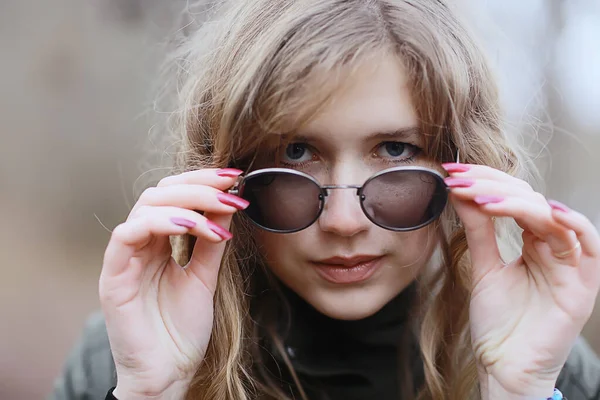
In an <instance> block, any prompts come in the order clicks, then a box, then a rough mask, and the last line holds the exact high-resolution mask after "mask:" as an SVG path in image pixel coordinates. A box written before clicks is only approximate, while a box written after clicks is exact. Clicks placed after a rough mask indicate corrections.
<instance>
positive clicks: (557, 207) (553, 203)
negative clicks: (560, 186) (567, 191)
mask: <svg viewBox="0 0 600 400" xmlns="http://www.w3.org/2000/svg"><path fill="white" fill-rule="evenodd" d="M548 204H549V205H550V207H552V209H553V210H558V211H562V212H569V207H567V206H565V205H564V204H563V203H561V202H559V201H556V200H548Z"/></svg>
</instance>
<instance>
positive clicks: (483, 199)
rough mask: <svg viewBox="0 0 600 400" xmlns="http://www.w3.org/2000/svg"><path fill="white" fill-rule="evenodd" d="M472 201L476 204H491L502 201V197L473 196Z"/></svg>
mask: <svg viewBox="0 0 600 400" xmlns="http://www.w3.org/2000/svg"><path fill="white" fill-rule="evenodd" d="M473 201H474V202H475V203H477V204H480V205H483V204H493V203H500V202H502V201H504V197H500V196H475V198H474V199H473Z"/></svg>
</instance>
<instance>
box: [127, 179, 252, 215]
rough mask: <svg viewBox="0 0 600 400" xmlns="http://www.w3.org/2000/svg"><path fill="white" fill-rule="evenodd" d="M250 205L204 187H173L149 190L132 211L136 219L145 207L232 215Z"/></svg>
mask: <svg viewBox="0 0 600 400" xmlns="http://www.w3.org/2000/svg"><path fill="white" fill-rule="evenodd" d="M248 205H249V203H248V202H247V201H246V200H244V199H242V198H240V197H238V196H234V195H232V194H229V193H224V192H222V191H220V190H219V189H215V188H213V187H210V186H204V185H171V186H164V187H153V188H148V189H146V190H145V191H144V193H142V195H141V196H140V198H139V200H138V201H137V203H136V205H135V206H134V207H133V209H132V211H131V214H130V216H131V218H135V215H136V214H137V211H138V209H139V208H140V207H143V206H174V207H179V208H186V209H190V210H199V211H209V212H213V213H224V214H231V213H234V212H236V211H238V210H243V209H245V208H246V207H248Z"/></svg>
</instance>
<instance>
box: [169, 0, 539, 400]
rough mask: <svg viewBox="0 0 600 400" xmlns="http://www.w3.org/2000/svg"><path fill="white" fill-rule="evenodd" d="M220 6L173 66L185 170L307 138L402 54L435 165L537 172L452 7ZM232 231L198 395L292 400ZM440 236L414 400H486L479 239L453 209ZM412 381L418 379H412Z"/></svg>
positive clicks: (399, 2) (254, 256)
mask: <svg viewBox="0 0 600 400" xmlns="http://www.w3.org/2000/svg"><path fill="white" fill-rule="evenodd" d="M206 8H207V9H208V11H206V14H205V15H204V16H203V18H205V19H206V20H205V21H203V23H202V25H201V27H200V28H199V29H198V30H197V31H196V32H195V33H193V34H192V35H191V36H190V37H189V38H187V39H186V40H185V41H184V42H183V43H181V45H180V46H179V48H178V50H177V51H176V52H175V54H174V56H173V59H172V61H173V64H172V65H174V66H175V67H176V68H177V72H178V73H177V79H178V81H177V82H176V83H175V84H173V86H172V88H175V89H176V98H175V101H176V104H177V109H176V110H175V112H174V113H173V116H172V119H171V120H172V122H173V124H172V127H173V130H172V132H173V133H174V135H175V136H176V140H177V143H178V144H179V157H178V160H177V170H178V171H184V170H192V169H198V168H206V167H227V166H236V167H241V168H245V167H247V166H248V165H249V164H250V163H251V159H252V157H253V155H254V154H255V153H256V152H257V150H258V149H260V148H261V146H264V139H265V137H266V134H267V133H273V132H277V133H288V132H294V131H295V130H297V129H298V128H299V127H300V126H301V125H302V124H304V123H306V122H307V121H309V120H310V119H311V118H312V117H313V116H314V115H315V114H316V113H318V112H319V110H321V109H322V107H324V106H325V105H326V104H327V101H328V100H329V98H330V97H331V95H332V94H333V93H334V92H335V90H336V88H337V87H338V86H339V84H340V83H341V82H342V81H344V79H348V77H349V76H351V75H352V73H353V71H354V70H355V69H356V68H357V67H358V65H364V63H365V62H377V60H378V57H382V56H384V55H390V54H393V55H394V56H397V59H398V62H399V63H400V62H401V63H402V64H403V66H404V67H405V70H406V71H407V73H408V77H409V82H410V85H411V91H412V95H413V101H414V104H415V107H416V110H417V114H418V116H419V119H420V123H421V130H422V132H423V134H424V136H425V140H426V146H425V152H426V153H427V155H428V156H429V157H431V158H432V159H434V160H436V161H439V162H449V161H453V160H454V158H455V155H456V153H457V151H459V152H460V154H461V161H463V162H467V163H473V164H485V165H489V166H491V167H493V168H497V169H500V170H502V171H506V172H507V173H509V174H511V175H514V176H518V177H522V178H523V177H525V173H526V170H525V168H524V165H525V161H526V160H527V159H526V158H525V156H524V154H523V152H522V151H521V150H520V149H519V147H518V146H515V145H512V144H510V142H509V140H508V138H507V136H506V135H505V134H504V133H503V130H502V126H501V116H500V111H499V107H498V95H497V93H496V88H495V85H494V79H493V77H492V76H491V74H490V72H489V71H488V67H487V65H486V62H485V60H484V59H483V56H482V53H481V52H480V51H479V50H478V48H477V46H476V45H475V43H474V42H473V41H472V40H471V38H470V37H469V35H468V33H467V32H466V31H465V30H464V29H463V27H462V25H461V24H460V23H459V21H458V20H457V18H456V17H455V16H454V15H453V13H452V12H451V10H450V9H449V7H448V6H447V5H446V4H445V3H444V2H442V1H434V0H427V1H425V0H423V1H418V0H347V1H335V0H302V1H299V0H232V1H230V2H226V3H219V4H218V5H217V4H214V5H212V6H211V7H206ZM232 231H233V233H234V238H233V240H232V241H231V242H230V243H229V244H228V247H227V251H226V254H225V256H224V258H223V261H222V267H221V270H220V276H219V281H218V288H217V291H216V294H215V300H214V302H215V307H214V308H215V310H214V326H213V333H212V338H211V341H210V344H209V347H208V350H207V353H206V356H205V359H204V361H203V362H202V364H201V365H200V366H199V369H198V371H197V374H196V376H195V379H194V382H193V383H192V385H191V386H190V389H189V392H188V398H189V399H195V400H199V399H202V400H211V399H215V400H216V399H219V400H225V399H235V400H238V399H239V400H242V399H251V398H286V395H285V394H284V392H283V391H282V390H281V389H280V388H279V387H277V385H276V384H274V383H273V382H271V381H270V380H269V379H268V377H266V374H264V373H263V374H261V373H260V372H259V373H258V374H255V372H254V371H255V370H256V369H257V370H259V371H260V366H257V364H259V362H257V360H256V358H257V357H260V353H261V352H260V349H259V348H258V343H257V340H258V338H257V337H256V335H257V331H256V325H257V324H256V321H254V320H253V319H252V316H251V313H250V311H251V304H250V300H249V297H250V296H248V294H250V295H253V294H255V293H256V290H257V285H258V283H257V281H256V280H255V279H248V277H252V276H263V277H264V276H266V274H265V273H264V263H262V261H261V259H260V254H259V252H258V251H257V249H256V247H255V244H254V243H253V242H252V239H251V235H248V234H247V232H248V227H247V226H246V225H245V224H244V221H243V219H241V218H238V217H237V216H236V218H234V221H233V225H232ZM438 231H439V234H440V236H441V241H440V242H441V245H440V252H439V253H440V255H441V258H440V263H439V264H440V265H438V266H437V268H433V269H432V272H431V273H430V274H429V275H427V276H424V277H423V279H420V280H419V282H420V285H421V287H422V289H421V290H420V293H421V294H420V296H419V300H420V302H419V306H420V307H419V314H418V315H419V316H418V318H416V319H415V326H416V329H418V330H419V333H418V335H419V338H418V341H419V345H420V349H421V355H422V360H423V365H424V370H425V385H424V387H423V388H415V391H416V389H419V390H418V394H413V393H411V394H409V396H410V397H414V398H418V399H421V400H426V399H427V400H429V399H436V400H438V399H448V400H464V399H469V398H478V397H479V395H478V379H477V370H476V363H475V357H474V355H473V354H472V350H471V344H470V335H469V319H468V309H469V300H470V298H469V296H470V288H471V287H470V285H471V282H470V279H469V276H470V271H469V270H470V262H469V257H468V251H467V242H466V238H465V232H464V230H463V228H462V227H461V224H460V222H459V221H458V219H457V217H456V215H455V214H454V213H453V212H452V210H450V209H449V210H447V211H446V212H445V215H444V216H443V218H442V223H441V224H439V229H438ZM503 232H504V231H503ZM193 243H194V239H193V238H192V237H184V238H179V240H178V241H177V245H176V246H175V253H176V256H177V258H178V260H179V261H180V262H181V263H185V262H187V260H189V257H190V252H191V250H192V248H193ZM262 284H267V285H268V282H267V283H264V282H263V283H262ZM261 315H268V313H263V314H261ZM272 335H273V338H272V340H273V342H274V343H275V345H276V346H277V347H278V348H280V349H281V348H282V343H281V340H279V339H278V338H277V337H276V335H275V334H272ZM281 356H282V357H283V358H284V359H285V360H287V359H286V358H285V357H286V356H285V353H284V352H283V354H282V355H281ZM286 364H287V367H288V368H289V369H290V374H291V376H292V377H295V374H294V371H293V368H292V366H291V363H290V362H289V360H287V362H286ZM294 379H295V380H296V382H295V383H296V384H297V386H298V388H299V392H300V397H303V398H304V397H305V395H304V394H303V392H302V389H301V385H300V382H298V380H297V379H296V378H294ZM405 379H406V381H407V382H408V381H411V377H410V374H409V372H408V371H406V373H405Z"/></svg>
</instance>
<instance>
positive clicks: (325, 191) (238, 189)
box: [228, 157, 458, 234]
mask: <svg viewBox="0 0 600 400" xmlns="http://www.w3.org/2000/svg"><path fill="white" fill-rule="evenodd" d="M457 158H458V157H457ZM397 171H420V172H427V173H428V174H431V175H433V176H434V178H435V179H437V180H438V181H439V183H440V184H441V185H442V187H443V188H444V189H445V191H444V194H445V196H444V205H443V207H442V208H441V211H440V212H439V213H438V214H437V215H435V216H433V217H431V218H429V219H428V220H427V221H425V222H423V223H421V224H419V225H417V226H414V227H410V228H395V227H390V226H385V225H382V224H379V223H377V222H375V221H374V219H373V218H372V217H371V216H370V215H369V213H368V212H367V210H366V209H365V206H364V200H365V197H364V194H363V192H364V189H365V187H366V186H367V185H368V184H369V183H370V182H371V181H373V180H374V179H377V178H378V177H380V176H381V175H385V174H389V173H392V172H397ZM269 173H278V174H282V173H284V174H292V175H297V176H301V177H303V178H306V179H308V180H310V181H311V182H312V183H314V184H315V185H316V186H317V187H318V188H319V192H320V193H319V212H318V213H317V215H316V216H315V218H314V219H313V220H311V222H310V223H309V224H307V225H305V226H303V227H301V228H298V229H291V230H279V229H272V228H268V227H265V226H262V225H260V224H259V223H258V222H256V221H254V220H253V219H252V218H250V217H248V219H250V221H252V223H253V224H254V225H256V226H258V227H259V228H261V229H264V230H266V231H268V232H273V233H282V234H284V233H295V232H299V231H302V230H304V229H306V228H308V227H309V226H311V225H312V224H314V223H315V222H316V221H317V220H318V219H319V217H320V216H321V214H322V213H323V210H324V209H325V199H326V198H327V196H329V190H335V189H356V195H357V196H358V197H359V202H360V208H361V209H362V212H363V213H364V214H365V216H366V217H367V218H368V219H369V221H371V222H372V223H373V224H375V225H376V226H378V227H380V228H383V229H387V230H390V231H394V232H409V231H414V230H417V229H420V228H423V227H424V226H426V225H429V224H431V223H432V222H433V221H435V220H436V219H437V218H439V216H440V215H441V214H442V212H443V210H444V209H445V208H446V206H447V204H448V192H449V190H450V189H449V187H448V185H446V182H445V181H444V177H443V176H442V174H440V173H439V172H438V171H436V170H434V169H431V168H425V167H419V166H397V167H391V168H386V169H384V170H381V171H378V172H377V173H375V174H373V175H372V176H371V177H369V178H368V179H367V180H366V181H365V183H363V184H362V185H321V183H320V182H319V181H318V180H317V179H316V178H314V177H313V176H311V175H309V174H306V173H304V172H300V171H297V170H294V169H291V168H263V169H258V170H256V171H252V172H250V173H249V174H247V175H243V176H240V177H239V179H238V181H237V182H236V184H235V185H234V186H233V187H232V188H231V189H229V191H228V193H229V194H233V195H236V196H239V195H240V194H241V193H242V191H243V189H244V186H245V182H246V181H247V180H249V179H250V178H253V177H256V176H259V175H264V174H269Z"/></svg>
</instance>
